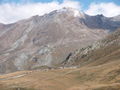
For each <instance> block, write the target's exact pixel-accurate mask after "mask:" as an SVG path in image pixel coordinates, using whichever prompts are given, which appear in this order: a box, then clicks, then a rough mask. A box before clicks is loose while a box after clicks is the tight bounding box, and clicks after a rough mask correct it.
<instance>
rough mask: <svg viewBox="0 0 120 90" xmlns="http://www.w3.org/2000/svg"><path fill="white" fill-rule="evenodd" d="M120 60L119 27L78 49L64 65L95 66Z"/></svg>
mask: <svg viewBox="0 0 120 90" xmlns="http://www.w3.org/2000/svg"><path fill="white" fill-rule="evenodd" d="M119 60H120V29H118V30H116V31H115V32H113V33H111V34H110V35H108V36H107V37H105V38H104V39H102V40H100V41H98V42H96V43H94V44H92V45H89V46H88V47H86V48H82V49H79V50H77V51H75V52H74V54H73V55H72V54H71V56H70V57H69V58H68V59H67V60H66V62H64V64H65V65H66V66H72V65H73V66H74V65H75V66H76V65H78V66H81V67H82V66H97V65H102V64H105V63H111V62H115V61H116V62H117V61H119Z"/></svg>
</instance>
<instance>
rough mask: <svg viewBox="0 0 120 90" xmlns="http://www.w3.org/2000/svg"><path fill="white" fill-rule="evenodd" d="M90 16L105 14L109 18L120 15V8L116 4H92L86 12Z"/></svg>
mask: <svg viewBox="0 0 120 90" xmlns="http://www.w3.org/2000/svg"><path fill="white" fill-rule="evenodd" d="M85 13H87V14H89V15H96V14H103V15H105V16H107V17H113V16H117V15H120V6H118V5H116V4H115V3H112V2H111V3H92V4H91V5H90V6H89V9H88V10H86V11H85Z"/></svg>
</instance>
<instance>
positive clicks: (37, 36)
mask: <svg viewBox="0 0 120 90" xmlns="http://www.w3.org/2000/svg"><path fill="white" fill-rule="evenodd" d="M96 17H97V18H98V17H99V18H101V16H95V17H94V20H93V19H92V18H93V17H91V16H88V15H87V17H86V15H85V14H84V13H80V12H79V11H76V10H74V9H71V8H64V9H62V10H56V11H53V12H51V13H49V14H45V15H43V16H33V17H31V18H29V19H26V20H21V21H19V22H16V23H14V24H12V25H9V26H7V25H6V28H4V33H3V28H0V31H1V32H2V34H0V67H1V68H0V72H1V73H8V72H13V71H17V70H26V69H34V68H38V67H41V66H44V65H45V66H49V67H53V66H59V65H60V64H61V63H62V62H63V61H64V60H65V59H66V58H67V56H68V55H69V53H70V52H73V51H75V50H76V49H78V48H82V47H86V46H87V45H90V44H92V43H93V42H95V41H97V40H99V39H101V38H103V37H104V36H106V35H107V34H108V32H109V30H113V28H112V29H111V27H109V26H107V27H108V28H103V27H101V26H99V28H98V25H100V24H99V22H100V21H99V19H97V18H96ZM103 17H104V16H102V18H103ZM88 18H89V19H88ZM104 18H105V20H106V19H107V20H108V19H109V18H106V17H104ZM90 20H93V21H90ZM94 21H96V22H94ZM102 22H104V23H105V22H106V21H104V20H103V21H102ZM111 22H112V21H111V20H110V23H111ZM114 22H115V21H114ZM107 23H108V22H107ZM91 24H92V25H91ZM93 24H96V25H93ZM119 24H120V23H118V21H117V25H116V22H115V24H114V25H116V28H117V27H120V26H119ZM106 25H107V24H106ZM110 25H111V24H110ZM90 26H91V27H93V26H97V27H94V28H91V27H90ZM8 63H10V64H8Z"/></svg>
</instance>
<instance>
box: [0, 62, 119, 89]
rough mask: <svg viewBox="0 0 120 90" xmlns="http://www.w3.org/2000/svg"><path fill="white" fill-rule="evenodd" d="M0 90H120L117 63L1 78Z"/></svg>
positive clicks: (11, 75) (27, 72)
mask: <svg viewBox="0 0 120 90" xmlns="http://www.w3.org/2000/svg"><path fill="white" fill-rule="evenodd" d="M0 90H120V60H117V61H116V60H115V61H114V60H113V61H112V62H110V63H106V64H102V65H98V66H86V67H82V68H75V69H67V68H66V69H56V70H48V71H47V70H46V71H40V70H36V71H21V72H15V73H11V74H7V75H1V76H0Z"/></svg>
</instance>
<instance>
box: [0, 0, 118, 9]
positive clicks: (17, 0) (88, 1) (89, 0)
mask: <svg viewBox="0 0 120 90" xmlns="http://www.w3.org/2000/svg"><path fill="white" fill-rule="evenodd" d="M52 1H58V2H59V3H62V2H63V0H0V3H13V2H14V3H21V2H35V3H38V2H43V3H46V2H52ZM74 1H78V2H80V3H81V4H82V7H83V8H84V9H87V8H88V7H89V5H90V4H91V3H93V2H95V3H100V2H105V3H108V2H113V3H115V4H117V5H120V0H74Z"/></svg>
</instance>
